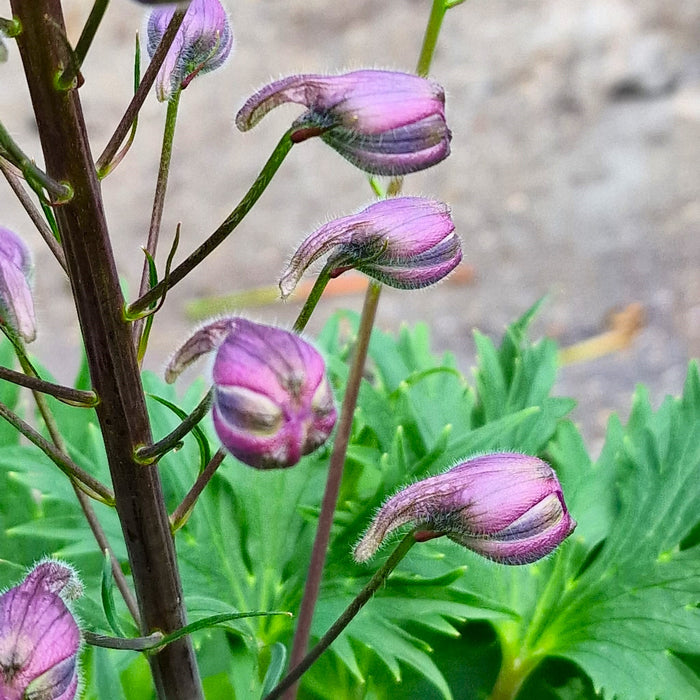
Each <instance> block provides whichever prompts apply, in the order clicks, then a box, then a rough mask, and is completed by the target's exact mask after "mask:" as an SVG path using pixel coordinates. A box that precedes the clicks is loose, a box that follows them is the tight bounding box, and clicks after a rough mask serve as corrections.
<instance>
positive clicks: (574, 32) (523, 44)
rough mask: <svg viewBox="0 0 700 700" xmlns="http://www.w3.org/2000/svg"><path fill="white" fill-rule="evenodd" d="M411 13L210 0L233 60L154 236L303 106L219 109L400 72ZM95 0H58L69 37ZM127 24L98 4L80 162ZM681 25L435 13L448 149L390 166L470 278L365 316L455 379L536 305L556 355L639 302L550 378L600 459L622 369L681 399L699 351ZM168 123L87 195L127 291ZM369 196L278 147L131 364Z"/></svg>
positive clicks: (125, 16) (126, 5) (120, 3)
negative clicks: (423, 161) (618, 346)
mask: <svg viewBox="0 0 700 700" xmlns="http://www.w3.org/2000/svg"><path fill="white" fill-rule="evenodd" d="M224 2H225V4H226V2H227V0H224ZM429 4H430V3H429V2H428V0H396V2H390V3H389V2H384V3H377V2H370V1H369V0H357V1H356V2H354V3H332V2H329V1H328V0H325V1H323V2H322V1H321V0H287V1H286V2H283V3H282V2H270V1H267V0H239V1H238V2H236V3H233V1H232V0H228V9H229V10H230V12H231V17H232V21H233V24H234V28H235V34H236V38H237V48H236V52H235V54H234V56H233V58H232V60H231V61H230V62H229V63H228V64H227V66H226V67H225V68H224V69H223V70H221V71H218V72H217V73H214V74H212V75H208V76H203V77H201V78H198V79H197V80H195V81H194V82H193V83H192V85H191V86H190V87H189V88H188V90H187V91H186V92H185V93H184V94H183V99H182V102H181V113H180V120H179V124H178V130H177V133H176V139H175V153H174V162H173V168H174V169H173V172H172V175H171V179H170V186H169V190H168V198H167V203H166V215H165V219H164V225H163V231H164V233H165V238H166V240H169V238H170V236H171V235H172V233H171V232H172V231H174V228H175V225H176V223H177V222H178V221H181V222H182V232H183V235H182V243H181V251H182V254H183V255H184V254H185V253H187V252H189V250H190V249H191V248H193V247H194V246H196V245H197V244H198V243H199V242H200V241H201V240H203V238H204V237H205V236H206V235H207V234H208V233H209V232H211V231H212V230H213V229H214V228H215V227H216V226H217V225H218V223H220V221H221V220H222V219H223V218H224V217H225V216H226V214H227V213H228V212H229V211H230V210H231V209H232V208H233V206H234V205H235V203H236V202H237V201H238V199H239V197H240V196H241V195H242V194H243V193H244V191H245V190H246V189H247V186H248V185H249V183H250V182H251V181H252V179H253V178H254V177H255V175H256V174H257V172H258V170H259V168H260V166H261V165H262V163H263V162H264V160H265V159H266V158H267V155H268V154H269V153H270V151H271V150H272V148H273V146H274V144H275V143H276V140H277V139H278V138H279V136H280V135H281V134H282V132H283V131H284V130H285V129H286V127H287V126H288V125H289V123H290V121H291V119H293V118H294V117H295V116H296V115H297V114H298V113H299V110H298V109H297V108H296V107H285V108H281V109H279V110H276V111H275V112H274V113H272V114H270V115H269V116H268V117H266V118H265V120H264V121H263V122H262V123H261V124H260V125H259V126H258V127H256V128H255V129H254V130H253V131H251V132H249V133H246V134H241V133H238V132H237V131H236V130H235V128H234V125H233V117H234V115H235V113H236V111H237V109H238V108H239V107H240V105H241V104H242V102H243V101H244V99H245V98H246V97H247V96H248V95H249V94H250V93H251V92H252V91H253V90H254V89H256V88H257V87H259V86H260V85H261V84H263V83H265V82H267V81H269V80H270V79H271V78H276V77H279V76H281V75H285V74H289V73H294V72H303V71H306V72H323V71H341V70H344V69H350V68H358V67H363V66H375V67H389V68H396V69H402V70H412V69H413V67H414V64H415V60H416V57H417V52H418V47H419V44H420V40H421V36H422V31H423V27H424V25H425V21H426V18H427V14H428V11H429ZM90 5H91V3H90V2H87V1H86V0H71V1H68V0H67V1H66V2H65V3H64V6H65V8H66V16H67V22H68V26H69V31H70V35H71V37H72V38H75V37H77V35H78V34H79V32H80V28H81V26H82V22H83V21H84V18H85V16H86V14H87V11H88V10H89V7H90ZM9 14H10V13H9V2H8V0H0V15H2V16H9ZM141 21H142V8H141V7H140V6H139V5H137V4H136V3H131V2H127V0H113V2H112V3H110V5H109V8H108V12H107V16H106V18H105V22H104V27H103V28H102V29H101V33H100V35H99V40H100V43H99V46H96V47H95V48H94V49H93V51H92V53H91V54H90V55H89V57H88V60H87V62H86V65H85V66H84V71H83V72H84V76H85V80H86V82H85V85H84V87H83V88H82V89H81V95H82V99H83V101H84V107H85V112H86V118H87V122H88V128H89V130H90V134H91V137H92V142H93V144H94V150H95V155H96V156H97V155H98V154H99V152H100V151H101V149H102V147H103V146H104V144H105V143H106V142H107V140H108V138H109V135H110V133H111V130H112V129H113V127H114V125H115V124H116V122H117V121H118V119H119V117H120V115H121V113H122V110H123V108H124V106H125V105H126V103H127V102H128V100H129V97H130V92H131V70H132V69H131V65H130V62H131V58H130V55H131V52H132V51H133V49H132V46H133V34H134V32H135V30H136V29H138V28H139V27H140V25H141ZM698 37H700V4H698V3H697V2H696V0H669V1H668V2H664V3H658V2H654V1H652V0H585V1H584V0H530V1H529V2H516V1H515V0H488V2H486V1H485V0H469V2H467V3H465V4H464V5H462V6H459V7H458V8H455V9H454V10H452V11H450V13H448V16H447V18H446V20H445V25H444V28H443V34H442V36H441V40H440V45H439V48H438V52H437V55H436V57H435V61H434V64H433V71H432V76H433V77H434V78H435V79H436V80H438V81H440V82H441V83H442V84H443V85H445V87H446V89H447V93H448V102H447V113H448V121H449V123H450V126H451V128H452V130H453V133H454V139H453V154H452V156H451V157H450V158H449V159H447V160H446V161H445V162H444V163H442V164H441V165H439V166H437V167H436V168H433V169H431V170H430V171H427V172H424V173H420V174H417V175H413V176H410V177H409V178H407V179H406V183H405V192H406V193H408V194H425V195H430V196H434V197H436V198H441V199H444V200H445V201H447V202H449V203H450V204H451V205H452V207H453V215H454V218H455V221H456V223H457V227H458V231H459V232H460V234H461V236H462V238H463V241H464V249H465V260H466V261H467V262H468V263H469V265H471V266H472V267H473V269H474V272H475V276H474V280H473V282H472V283H471V284H467V285H455V284H443V285H441V286H439V287H438V288H435V289H430V290H424V291H422V292H397V291H394V290H387V291H386V292H385V293H384V294H383V299H382V303H381V305H380V310H379V318H378V324H379V325H380V326H381V327H382V328H386V329H395V328H397V327H398V326H399V324H400V323H401V322H402V321H404V320H405V321H408V322H409V323H411V322H414V321H417V320H422V319H427V320H429V322H430V325H431V326H432V328H433V332H434V340H435V348H436V349H437V350H440V351H442V350H448V349H449V350H451V351H453V352H454V353H455V354H456V355H457V356H458V358H459V361H460V364H461V366H462V367H463V368H464V369H465V370H467V369H468V367H469V366H470V364H471V363H472V362H473V352H474V346H473V340H472V330H473V329H474V328H479V329H481V330H482V331H483V332H485V333H487V334H489V335H491V336H494V337H498V336H500V335H501V334H502V332H503V328H504V326H505V324H506V323H508V322H509V321H511V320H513V319H514V318H516V317H517V316H518V315H519V314H521V313H523V312H524V311H525V310H526V309H527V308H528V307H530V306H531V305H532V304H533V303H534V302H535V301H536V300H537V299H538V298H540V297H542V296H544V295H546V296H547V297H548V303H547V304H546V306H545V307H544V309H543V311H542V313H541V315H540V318H539V320H538V323H537V327H536V331H537V332H538V333H548V334H550V335H553V336H555V337H557V338H558V339H559V340H560V341H561V342H562V343H563V344H565V345H566V344H570V343H573V342H576V341H579V340H582V339H584V338H586V337H589V336H591V335H593V334H595V333H599V332H601V331H603V330H605V328H606V318H607V317H608V315H609V314H610V313H611V312H612V311H614V310H616V309H619V308H623V307H625V306H627V305H629V304H631V303H639V304H641V306H642V308H643V311H644V317H645V326H644V328H643V330H642V331H641V333H640V334H639V335H638V336H637V338H636V340H635V342H634V343H633V345H632V346H631V347H630V348H629V349H627V350H625V351H623V352H618V353H616V354H614V355H611V356H607V357H604V358H601V359H598V360H594V361H589V362H586V363H582V364H576V365H570V366H567V367H565V368H563V370H562V373H561V379H560V382H559V387H558V391H559V392H560V393H562V394H568V395H571V396H573V397H575V398H576V399H577V400H578V401H579V407H578V409H577V411H576V414H575V415H576V418H577V420H578V421H579V422H580V423H581V425H582V427H583V430H584V433H585V434H586V436H587V438H588V440H589V442H590V444H591V446H592V447H593V448H594V449H596V448H597V447H598V446H599V445H600V440H601V436H602V431H603V429H604V425H605V422H606V420H607V417H608V416H609V414H610V412H611V411H613V410H618V411H620V412H621V413H622V414H623V415H626V413H627V410H628V407H629V402H630V396H631V393H632V391H633V390H634V386H635V384H636V383H637V382H645V383H647V384H648V385H649V387H650V392H651V396H652V397H653V400H654V402H655V403H658V402H659V401H660V400H661V398H662V397H663V395H664V394H666V393H674V394H677V393H678V392H679V391H680V389H681V386H682V381H683V377H684V374H685V368H686V364H687V360H688V358H689V357H692V356H698V355H700V275H699V274H698V272H699V267H700V238H699V237H698V229H699V228H700V197H699V193H698V175H699V170H700V168H699V166H698V163H700V44H699V43H698ZM9 50H10V51H9V52H10V57H9V61H8V63H6V64H3V65H2V66H0V75H1V78H2V83H1V84H0V85H1V87H0V120H2V122H3V124H4V125H5V126H6V127H7V128H8V129H9V131H10V132H11V133H12V134H13V136H14V137H15V138H16V139H17V140H18V141H19V143H20V144H21V145H22V146H23V148H24V150H25V151H26V152H27V153H30V154H33V155H36V157H37V159H38V160H40V151H39V148H38V145H37V137H36V133H35V128H34V122H33V117H32V115H31V111H30V109H29V99H28V96H27V91H26V88H25V87H24V86H23V84H22V80H21V65H20V61H19V57H18V54H17V51H16V48H15V47H14V46H12V45H10V46H9ZM164 113H165V109H164V106H163V105H162V104H159V103H157V102H156V100H155V98H151V99H149V100H148V102H147V104H146V106H145V108H144V110H143V112H142V117H141V119H140V123H139V130H138V133H137V137H136V142H135V144H134V147H133V148H132V151H131V152H130V154H129V155H128V157H127V158H126V160H125V161H124V162H123V163H122V165H121V166H120V167H119V168H118V169H117V170H116V171H115V172H114V173H113V174H112V175H111V176H110V177H109V178H108V179H107V180H105V182H104V185H103V188H104V196H105V207H106V210H107V214H108V217H109V220H110V222H111V231H112V235H113V240H114V247H115V251H116V254H117V257H118V261H119V266H120V271H121V272H122V274H123V276H124V279H125V281H126V283H127V284H128V285H129V287H130V288H131V289H133V288H134V286H135V285H136V283H137V279H138V277H139V275H140V261H141V253H140V250H139V247H140V245H142V242H143V240H144V237H145V232H146V230H147V227H148V221H149V211H150V205H151V200H152V196H153V182H154V174H155V171H156V168H157V162H158V154H159V148H160V139H161V131H162V123H163V117H164ZM370 199H371V196H370V192H369V189H368V187H367V185H366V183H365V181H364V180H363V178H362V177H361V176H359V175H358V173H357V171H356V170H355V169H354V168H352V167H351V166H350V165H348V164H346V163H345V162H344V161H343V160H342V159H341V158H340V157H339V156H337V155H336V154H334V153H332V152H331V151H330V150H329V149H328V148H327V147H326V146H325V145H324V144H322V143H320V142H318V143H315V142H313V141H312V142H308V143H305V144H303V145H302V146H299V147H297V148H296V149H294V151H293V152H292V154H291V155H290V156H289V157H288V159H287V161H286V162H285V163H284V164H283V166H282V168H281V171H280V173H279V175H278V176H277V178H276V179H275V180H274V181H273V183H272V185H271V186H270V188H269V189H268V191H267V192H266V193H265V195H264V196H263V198H262V200H261V202H260V204H259V206H258V207H257V208H256V209H255V211H254V213H253V214H252V215H251V216H250V217H249V218H248V219H246V221H245V222H244V224H243V225H242V226H241V227H240V228H239V229H238V231H237V233H236V234H235V237H234V238H232V239H231V240H229V241H227V243H226V244H225V245H224V246H223V247H222V248H221V249H219V250H218V251H217V252H216V253H215V255H213V256H212V258H211V262H210V264H209V265H208V266H207V267H206V271H205V270H204V269H202V270H199V271H198V272H196V273H195V274H194V275H192V276H191V278H188V279H187V280H186V281H184V282H183V283H182V284H181V285H179V286H178V287H177V288H175V289H174V290H173V292H172V293H171V295H170V296H169V298H168V302H167V303H166V306H165V307H164V309H163V311H162V312H161V313H160V314H159V315H158V320H157V322H156V323H155V324H154V338H153V342H152V347H151V351H150V353H149V355H148V357H147V361H146V365H147V367H149V368H151V369H156V370H157V369H159V368H160V367H161V366H162V364H163V362H164V360H165V358H167V356H168V354H169V353H170V352H171V351H172V349H173V348H174V347H175V345H176V344H177V343H178V341H179V340H180V339H181V338H183V337H184V336H185V334H186V333H187V331H188V329H189V328H190V327H191V325H192V323H193V322H192V320H191V319H188V318H187V316H186V315H185V313H184V306H185V304H186V302H187V301H188V300H191V299H194V298H197V297H200V296H206V295H212V294H225V293H230V292H231V291H233V290H237V289H242V288H246V287H250V286H252V285H258V284H273V283H275V281H276V277H277V275H278V273H279V271H280V270H281V269H282V267H283V265H284V262H285V260H286V258H287V257H288V255H289V254H290V252H291V250H292V249H293V246H294V245H295V244H296V243H297V242H298V241H299V240H300V239H301V238H302V237H303V235H304V234H306V233H308V232H309V231H310V230H312V229H313V228H314V227H315V226H316V225H317V224H319V223H320V222H322V221H324V220H326V219H327V218H328V217H330V216H334V215H340V214H345V213H348V212H350V211H353V210H355V209H356V208H358V207H360V206H363V205H365V204H366V203H368V201H370ZM0 222H1V223H2V224H4V225H6V226H9V227H11V228H14V229H15V230H17V231H19V232H21V233H22V234H23V235H25V237H26V238H27V239H28V240H29V241H30V243H31V245H32V247H33V248H34V250H35V257H36V297H37V307H38V316H39V325H40V336H39V339H38V340H37V343H36V346H35V351H36V352H37V354H38V355H39V356H40V357H41V359H42V361H43V362H44V363H45V364H46V365H47V366H48V367H49V369H50V370H51V371H52V372H54V373H55V375H56V376H57V377H58V378H59V379H61V380H69V379H70V377H71V374H72V372H73V371H74V368H75V366H76V362H77V360H76V357H77V346H78V335H77V323H76V321H75V316H74V311H73V308H72V303H71V302H70V300H69V298H68V297H67V296H66V292H67V290H68V286H67V283H66V281H65V279H64V278H63V277H62V276H61V274H60V270H59V268H58V266H57V265H56V264H55V262H54V261H53V259H52V258H51V256H50V255H49V254H48V252H47V251H46V250H45V249H44V248H43V247H42V244H41V241H40V239H39V238H38V236H37V235H36V234H35V232H34V231H33V229H32V227H31V225H30V224H29V223H28V220H27V219H26V216H25V214H24V213H23V211H22V210H21V209H20V208H19V205H17V203H16V202H15V201H14V200H13V199H12V196H11V194H10V192H9V189H8V188H7V187H5V186H3V185H2V184H1V183H0ZM164 248H165V246H164ZM162 252H165V251H162ZM160 261H161V264H162V258H161V259H160ZM360 304H361V296H348V297H347V298H343V299H337V298H333V299H331V300H329V301H327V302H324V304H323V306H322V308H321V310H320V311H319V312H318V316H319V318H318V320H317V321H315V323H317V324H318V323H320V322H321V321H322V320H323V319H324V318H326V317H327V315H328V314H329V313H330V312H331V311H332V309H333V308H334V307H336V306H350V307H352V308H359V306H360ZM297 310H298V307H297V306H296V305H294V304H287V305H275V306H274V307H270V308H266V309H263V310H256V311H255V312H253V316H254V317H256V318H259V319H262V320H273V319H277V320H280V321H283V322H288V321H289V320H290V319H292V318H293V317H294V315H295V312H296V311H297ZM311 330H312V331H313V327H312V328H311Z"/></svg>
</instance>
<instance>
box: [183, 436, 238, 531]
mask: <svg viewBox="0 0 700 700" xmlns="http://www.w3.org/2000/svg"><path fill="white" fill-rule="evenodd" d="M224 457H226V452H224V450H223V449H220V450H219V451H218V452H216V454H215V455H214V456H213V457H212V458H211V459H210V460H209V463H208V464H207V466H206V467H205V468H204V469H203V470H202V473H201V474H200V475H199V476H198V477H197V481H195V482H194V484H193V485H192V488H191V489H190V490H189V491H188V492H187V495H186V496H185V497H184V498H183V499H182V503H180V505H179V506H178V507H177V508H176V509H175V510H174V511H173V514H172V515H171V516H170V529H171V530H172V532H173V533H174V532H177V531H178V530H179V529H180V528H181V527H182V526H183V525H184V524H185V523H186V522H187V518H189V517H190V512H191V511H192V508H193V507H194V504H195V503H196V502H197V499H198V498H199V496H200V494H201V493H202V491H204V487H205V486H206V485H207V484H208V483H209V481H211V478H212V477H213V476H214V474H215V473H216V470H217V469H218V468H219V467H220V466H221V463H222V462H223V461H224Z"/></svg>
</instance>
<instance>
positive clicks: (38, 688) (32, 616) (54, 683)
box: [0, 561, 81, 700]
mask: <svg viewBox="0 0 700 700" xmlns="http://www.w3.org/2000/svg"><path fill="white" fill-rule="evenodd" d="M80 592H81V587H80V583H79V581H78V580H77V577H76V575H75V573H74V571H73V569H71V568H70V567H69V566H68V565H66V564H63V563H61V562H58V561H44V562H41V563H40V564H38V565H37V566H36V567H35V568H34V569H33V570H32V571H31V572H30V573H29V575H28V576H27V577H26V578H25V579H24V581H23V582H22V583H21V584H19V585H18V586H15V587H14V588H11V589H10V590H9V591H7V592H6V593H3V595H2V596H0V698H2V700H28V699H29V698H37V700H39V699H40V700H73V698H74V697H75V696H76V692H77V688H78V667H77V657H78V651H79V649H80V630H79V629H78V625H77V624H76V622H75V619H74V618H73V615H72V614H71V612H70V610H69V609H68V608H67V607H66V604H65V602H64V598H74V597H77V595H80Z"/></svg>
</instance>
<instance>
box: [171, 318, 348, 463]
mask: <svg viewBox="0 0 700 700" xmlns="http://www.w3.org/2000/svg"><path fill="white" fill-rule="evenodd" d="M214 349H215V350H216V357H215V359H214V367H213V371H212V375H213V382H214V402H213V407H212V416H213V419H214V428H215V429H216V433H217V435H218V436H219V439H220V440H221V443H222V444H223V446H224V447H225V448H226V449H227V450H228V451H229V452H230V453H231V454H232V455H233V456H234V457H236V458H237V459H239V460H240V461H241V462H243V463H245V464H247V465H249V466H251V467H256V468H258V469H276V468H285V467H291V466H293V465H295V464H296V463H297V462H298V461H299V460H300V459H301V457H302V456H303V455H306V454H309V453H311V452H313V451H314V450H315V449H317V448H318V447H320V446H321V445H322V444H323V443H324V442H325V441H326V440H327V439H328V436H329V435H330V433H331V431H332V430H333V426H334V425H335V420H336V410H335V404H334V401H333V394H332V393H331V389H330V385H329V383H328V379H327V378H326V366H325V363H324V361H323V358H322V357H321V355H320V354H319V353H318V351H317V350H315V349H314V348H313V347H312V346H311V345H310V344H309V343H307V342H306V341H305V340H303V339H302V338H300V337H299V336H298V335H295V334H294V333H290V332H289V331H285V330H283V329H281V328H276V327H274V326H266V325H262V324H259V323H254V322H253V321H248V320H246V319H243V318H228V319H221V320H219V321H214V322H213V323H210V324H207V325H206V326H204V327H203V328H201V329H200V330H199V331H197V332H196V333H195V334H194V335H193V336H192V337H191V338H190V339H189V340H188V341H187V342H186V343H185V345H183V346H182V348H180V350H178V351H177V352H176V354H175V355H174V357H173V358H172V360H171V361H170V363H169V365H168V367H167V370H166V380H167V381H169V382H172V381H174V379H175V378H176V377H177V375H179V374H180V372H181V371H182V370H183V369H184V368H185V367H186V366H187V365H189V364H190V363H191V362H193V361H194V360H196V359H197V358H198V357H200V356H201V355H202V354H204V353H206V352H210V351H211V350H214Z"/></svg>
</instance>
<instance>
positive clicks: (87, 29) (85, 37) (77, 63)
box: [58, 0, 109, 90]
mask: <svg viewBox="0 0 700 700" xmlns="http://www.w3.org/2000/svg"><path fill="white" fill-rule="evenodd" d="M107 5H109V0H95V4H94V5H93V6H92V10H90V15H89V16H88V18H87V22H85V26H84V27H83V31H82V32H81V34H80V38H79V39H78V43H77V44H76V45H75V49H74V51H73V56H74V59H75V60H74V61H72V62H71V64H70V65H69V67H68V68H66V70H64V71H63V74H62V75H61V77H60V78H59V79H58V89H59V90H67V89H68V88H69V87H70V86H71V85H72V84H73V81H74V80H75V79H76V78H77V77H78V75H79V73H80V67H81V66H82V65H83V61H84V60H85V56H87V52H88V49H89V48H90V46H91V45H92V40H93V39H94V38H95V34H96V33H97V28H98V27H99V26H100V22H101V21H102V17H104V14H105V10H106V9H107Z"/></svg>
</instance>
